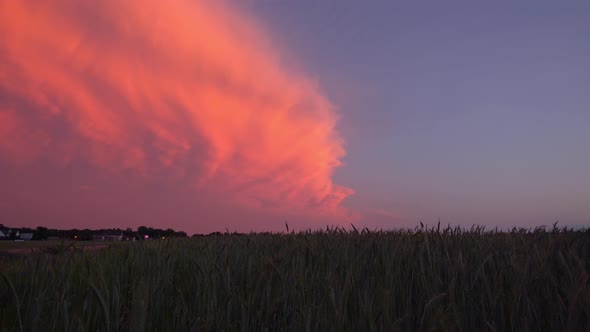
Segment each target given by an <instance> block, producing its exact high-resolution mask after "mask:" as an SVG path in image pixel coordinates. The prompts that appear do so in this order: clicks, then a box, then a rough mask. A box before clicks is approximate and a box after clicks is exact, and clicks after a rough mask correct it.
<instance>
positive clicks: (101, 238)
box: [92, 234, 123, 241]
mask: <svg viewBox="0 0 590 332" xmlns="http://www.w3.org/2000/svg"><path fill="white" fill-rule="evenodd" d="M92 239H93V240H94V241H121V240H123V234H121V235H107V234H101V235H93V236H92Z"/></svg>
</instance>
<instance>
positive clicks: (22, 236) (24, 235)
mask: <svg viewBox="0 0 590 332" xmlns="http://www.w3.org/2000/svg"><path fill="white" fill-rule="evenodd" d="M19 238H20V239H21V240H25V241H31V240H32V239H33V233H20V237H19Z"/></svg>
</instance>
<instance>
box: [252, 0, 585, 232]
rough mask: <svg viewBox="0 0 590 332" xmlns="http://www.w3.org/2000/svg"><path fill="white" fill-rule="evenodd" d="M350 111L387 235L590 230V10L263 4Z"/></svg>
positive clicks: (352, 132)
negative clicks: (445, 229) (420, 227)
mask: <svg viewBox="0 0 590 332" xmlns="http://www.w3.org/2000/svg"><path fill="white" fill-rule="evenodd" d="M249 9H250V10H251V11H252V12H253V13H255V14H256V15H257V16H259V17H260V18H261V19H262V20H263V22H264V23H266V24H267V26H269V27H271V31H273V33H274V37H275V38H277V39H279V41H280V42H281V43H282V44H284V45H285V47H287V48H288V49H289V50H293V52H295V53H296V54H297V55H298V56H299V58H300V59H303V61H304V63H305V68H306V69H307V70H308V71H309V72H310V73H312V74H313V75H314V77H316V79H317V80H318V81H319V83H320V86H321V87H322V88H323V89H325V91H326V93H327V95H328V96H329V97H330V98H331V100H332V101H333V102H334V103H335V104H336V105H338V107H339V109H340V112H341V116H342V118H341V122H340V128H341V131H342V132H343V135H344V136H345V138H346V140H347V152H348V157H347V158H346V159H345V163H346V167H344V168H341V169H339V170H338V172H337V177H336V178H337V179H338V180H339V181H340V182H342V183H343V184H345V185H347V186H350V187H352V188H354V189H355V190H356V194H355V195H354V196H352V197H350V198H349V199H348V200H347V203H346V204H347V205H349V206H351V207H355V208H358V209H362V210H380V209H385V210H388V211H391V212H392V213H394V214H396V215H398V216H399V218H398V220H386V219H383V220H378V219H379V218H377V217H375V218H374V219H373V220H368V221H367V224H370V225H374V226H377V227H381V226H383V227H389V226H397V225H411V226H413V225H415V224H416V223H417V222H418V220H424V221H425V222H429V223H435V222H436V221H437V220H438V218H440V219H441V220H442V221H443V222H445V223H447V222H450V223H454V224H457V223H459V224H463V225H471V224H486V225H499V226H502V227H511V226H515V225H516V226H532V225H540V224H550V223H552V222H554V221H556V220H560V223H561V224H582V225H589V224H590V153H589V151H590V150H589V149H590V60H589V59H590V43H589V42H588V36H590V23H588V22H590V3H589V2H587V1H561V2H554V1H491V2H473V1H444V2H431V1H429V2H425V1H412V2H407V1H371V2H367V3H363V4H361V3H359V2H358V1H354V0H342V1H298V2H295V1H270V0H269V1H264V0H258V1H253V3H252V4H250V6H249Z"/></svg>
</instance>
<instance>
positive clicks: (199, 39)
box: [0, 0, 352, 217]
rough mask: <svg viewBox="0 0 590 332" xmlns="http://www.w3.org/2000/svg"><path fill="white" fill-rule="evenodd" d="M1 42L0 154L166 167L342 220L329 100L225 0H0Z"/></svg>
mask: <svg viewBox="0 0 590 332" xmlns="http://www.w3.org/2000/svg"><path fill="white" fill-rule="evenodd" d="M0 36H1V42H0V139H1V141H0V158H3V159H5V160H8V161H15V162H22V161H28V162H31V161H34V160H36V159H39V158H45V159H49V160H52V161H54V162H56V163H58V164H60V165H67V164H68V163H70V162H71V161H72V160H76V159H82V160H87V161H90V162H91V163H93V164H94V165H95V166H97V167H100V168H104V169H108V170H110V171H114V172H119V171H121V170H127V171H132V172H136V173H138V174H142V175H145V176H149V175H150V174H153V173H155V172H158V173H160V172H165V173H166V174H169V175H170V176H175V177H182V178H186V179H187V181H194V183H195V185H197V186H201V187H202V188H209V189H210V190H215V191H216V192H217V193H223V194H224V195H226V196H227V197H229V198H231V201H233V202H236V203H239V204H243V205H246V206H249V207H255V208H264V209H270V210H277V211H289V212H295V213H311V214H314V215H316V214H319V215H327V216H332V217H334V216H339V217H341V216H345V215H347V212H346V211H345V210H344V209H343V208H342V207H341V202H342V201H343V200H344V199H345V198H346V197H347V196H349V195H351V194H352V190H351V189H349V188H345V187H342V186H339V185H336V184H334V183H333V181H332V175H333V172H334V170H335V168H337V167H338V166H340V165H341V163H340V160H341V159H342V158H343V157H344V155H345V150H344V148H343V143H342V140H341V139H340V137H339V136H338V134H337V132H336V130H335V126H336V121H337V117H336V114H335V112H334V110H333V107H332V105H331V104H330V102H329V101H328V100H327V99H326V98H325V97H324V96H322V94H321V93H320V92H319V91H318V89H317V87H316V86H315V84H314V82H313V81H311V80H310V79H308V78H307V77H306V76H305V75H303V74H301V73H297V72H293V71H290V70H288V69H286V68H285V67H284V66H283V65H282V64H281V61H280V57H279V54H278V52H277V51H276V49H275V48H273V47H272V44H271V43H270V42H269V41H268V40H267V38H266V37H265V35H264V33H263V32H262V31H261V30H260V29H259V28H258V27H257V25H256V23H255V22H254V21H253V20H252V19H250V18H249V17H246V16H244V15H242V14H240V13H238V12H236V11H235V10H233V9H231V8H230V7H228V6H227V5H223V4H221V3H219V2H217V1H215V2H213V1H194V0H193V1H182V0H178V1H172V2H165V1H159V0H141V1H140V0H137V1H135V0H124V1H120V0H104V1H78V0H60V1H35V0H31V1H11V0H0ZM306 211H307V212H306Z"/></svg>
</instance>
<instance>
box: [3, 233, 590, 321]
mask: <svg viewBox="0 0 590 332" xmlns="http://www.w3.org/2000/svg"><path fill="white" fill-rule="evenodd" d="M0 272H1V278H0V330H17V331H18V330H19V329H21V327H22V330H25V331H80V330H92V331H96V330H100V331H118V330H123V331H128V330H130V331H142V330H159V331H189V330H214V331H221V330H226V331H233V330H242V331H250V330H267V331H276V330H281V331H283V330H295V331H305V330H310V331H329V330H336V331H341V330H360V331H382V330H388V331H389V330H391V331H396V330H400V331H431V330H457V331H476V330H477V331H546V330H553V331H567V330H572V331H578V330H581V331H584V330H588V329H589V328H590V323H589V321H590V283H589V280H590V232H588V231H579V232H572V231H567V232H563V231H558V230H556V231H554V232H545V231H540V230H539V231H537V232H523V231H521V232H512V233H495V232H483V231H482V230H481V229H474V230H472V231H461V230H458V229H447V230H444V231H443V230H441V231H440V232H436V231H434V230H428V231H427V230H417V231H395V232H367V231H362V232H357V231H353V232H344V231H341V230H338V229H336V230H329V231H324V232H307V233H291V234H250V235H238V234H228V235H222V236H212V237H200V238H193V239H171V240H163V241H146V242H138V243H132V244H129V245H125V246H114V247H111V248H109V249H105V250H98V251H92V252H80V251H79V252H72V253H67V252H66V253H59V254H47V253H37V254H29V255H22V256H18V257H13V256H9V257H4V258H1V260H0Z"/></svg>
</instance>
